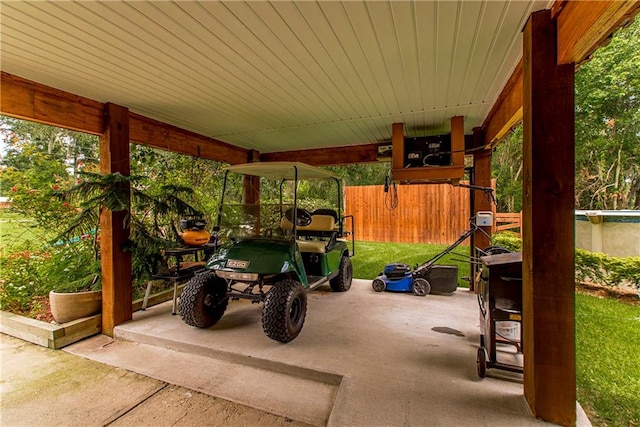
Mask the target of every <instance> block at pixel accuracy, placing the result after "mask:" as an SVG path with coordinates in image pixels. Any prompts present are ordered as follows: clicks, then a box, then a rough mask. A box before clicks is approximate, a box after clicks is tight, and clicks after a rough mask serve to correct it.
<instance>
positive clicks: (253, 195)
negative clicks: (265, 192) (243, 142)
mask: <svg viewBox="0 0 640 427" xmlns="http://www.w3.org/2000/svg"><path fill="white" fill-rule="evenodd" d="M259 161H260V152H259V151H257V150H250V151H249V154H248V162H259ZM243 187H244V203H245V204H246V205H256V204H258V203H260V177H259V176H249V175H245V177H244V181H243Z"/></svg>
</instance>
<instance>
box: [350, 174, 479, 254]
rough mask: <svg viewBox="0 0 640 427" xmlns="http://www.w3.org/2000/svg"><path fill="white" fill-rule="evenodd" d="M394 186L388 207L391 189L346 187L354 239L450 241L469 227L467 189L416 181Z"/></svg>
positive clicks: (454, 239)
mask: <svg viewBox="0 0 640 427" xmlns="http://www.w3.org/2000/svg"><path fill="white" fill-rule="evenodd" d="M397 190H398V205H397V207H396V208H395V209H393V210H389V209H388V206H389V204H390V202H391V200H390V195H391V193H385V192H384V186H381V185H368V186H362V187H347V188H346V189H345V193H346V213H347V215H353V216H354V229H355V238H356V239H357V240H366V241H374V242H407V243H436V244H450V243H453V242H454V241H456V239H457V238H458V237H459V236H460V234H462V233H463V232H464V231H465V230H467V229H468V228H469V217H470V212H469V189H467V188H460V187H453V186H451V185H447V184H416V185H399V186H398V187H397ZM465 244H467V245H468V244H469V242H468V241H467V242H465Z"/></svg>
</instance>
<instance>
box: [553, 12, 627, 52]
mask: <svg viewBox="0 0 640 427" xmlns="http://www.w3.org/2000/svg"><path fill="white" fill-rule="evenodd" d="M560 3H563V2H560ZM563 6H564V7H563V8H562V9H561V10H560V12H559V14H558V17H557V26H558V64H570V63H572V62H573V63H576V64H580V63H581V62H583V61H585V60H587V59H589V56H590V55H591V54H592V53H593V52H594V51H595V50H596V49H597V48H598V47H599V46H600V45H601V44H602V43H603V42H604V41H605V40H606V39H607V38H608V37H609V36H610V35H611V33H613V32H614V31H615V30H616V29H618V28H619V27H620V26H621V25H625V24H626V23H628V22H630V21H631V19H633V17H634V16H635V15H636V14H637V13H638V11H639V10H640V2H638V1H588V2H580V1H569V2H566V4H563Z"/></svg>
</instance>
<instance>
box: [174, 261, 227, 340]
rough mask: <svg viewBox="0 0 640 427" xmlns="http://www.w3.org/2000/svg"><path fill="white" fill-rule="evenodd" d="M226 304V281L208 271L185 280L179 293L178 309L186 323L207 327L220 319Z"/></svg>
mask: <svg viewBox="0 0 640 427" xmlns="http://www.w3.org/2000/svg"><path fill="white" fill-rule="evenodd" d="M227 304H229V299H228V298H227V282H226V281H225V280H224V279H221V278H219V277H217V276H216V275H215V273H214V272H213V271H208V272H206V273H202V274H196V275H195V276H194V277H193V278H192V279H191V280H189V281H188V282H187V284H186V285H185V286H184V289H183V290H182V294H180V301H179V302H178V310H179V312H180V317H181V318H182V321H183V322H184V323H186V324H187V325H190V326H195V327H198V328H208V327H210V326H213V325H215V324H216V323H217V322H218V320H220V318H221V317H222V315H223V314H224V312H225V310H226V309H227Z"/></svg>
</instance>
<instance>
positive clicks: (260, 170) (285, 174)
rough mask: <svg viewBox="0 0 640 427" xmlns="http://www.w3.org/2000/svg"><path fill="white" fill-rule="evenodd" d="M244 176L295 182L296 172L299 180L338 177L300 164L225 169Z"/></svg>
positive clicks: (281, 163) (249, 164) (261, 164)
mask: <svg viewBox="0 0 640 427" xmlns="http://www.w3.org/2000/svg"><path fill="white" fill-rule="evenodd" d="M225 170H228V171H231V172H237V173H240V174H243V175H253V176H263V177H265V178H272V179H286V180H294V179H295V173H296V170H297V171H298V179H299V180H300V179H328V178H335V179H337V178H338V177H337V176H336V175H334V174H332V173H331V172H329V171H326V170H324V169H320V168H318V167H315V166H311V165H307V164H305V163H300V162H255V163H243V164H240V165H233V166H229V167H228V168H225Z"/></svg>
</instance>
